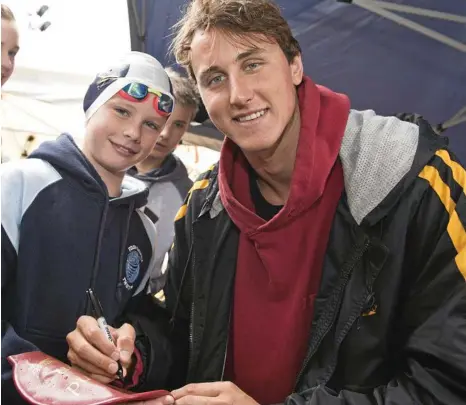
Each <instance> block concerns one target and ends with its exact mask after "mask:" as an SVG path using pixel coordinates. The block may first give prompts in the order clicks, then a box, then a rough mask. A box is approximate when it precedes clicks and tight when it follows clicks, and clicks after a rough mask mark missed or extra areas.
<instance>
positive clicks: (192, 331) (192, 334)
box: [188, 223, 196, 376]
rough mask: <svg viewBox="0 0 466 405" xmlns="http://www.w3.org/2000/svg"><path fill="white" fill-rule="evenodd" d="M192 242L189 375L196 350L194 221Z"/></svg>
mask: <svg viewBox="0 0 466 405" xmlns="http://www.w3.org/2000/svg"><path fill="white" fill-rule="evenodd" d="M191 244H192V248H193V262H192V267H191V294H192V297H191V317H190V318H191V319H190V321H189V357H188V359H189V361H188V376H189V373H190V371H191V363H192V360H193V351H194V330H193V329H194V327H193V323H194V268H195V267H194V266H195V263H196V251H195V250H194V223H192V224H191Z"/></svg>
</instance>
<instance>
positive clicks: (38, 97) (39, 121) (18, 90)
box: [0, 67, 92, 160]
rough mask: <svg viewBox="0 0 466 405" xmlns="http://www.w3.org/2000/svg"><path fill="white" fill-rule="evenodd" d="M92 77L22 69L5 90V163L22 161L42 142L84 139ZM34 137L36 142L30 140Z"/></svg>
mask: <svg viewBox="0 0 466 405" xmlns="http://www.w3.org/2000/svg"><path fill="white" fill-rule="evenodd" d="M91 80H92V77H91V76H89V75H79V74H71V73H66V72H53V71H46V70H39V69H32V68H21V67H19V68H18V69H17V70H16V71H15V74H14V76H13V77H12V78H11V79H10V81H9V82H8V83H7V84H6V85H5V86H4V88H3V89H2V100H1V104H0V107H1V108H0V111H1V125H2V133H1V137H2V160H11V159H18V158H20V157H21V156H22V155H24V152H27V153H28V152H30V151H31V150H32V149H34V148H36V147H37V146H38V145H39V144H40V143H41V142H43V141H45V140H50V139H54V138H56V137H57V136H58V135H60V134H61V133H63V132H68V133H70V134H71V135H72V136H73V137H74V138H75V139H77V141H78V142H80V139H81V138H82V137H83V136H84V113H83V110H82V99H83V96H84V94H85V92H86V89H87V86H88V84H89V83H90V82H91ZM30 136H32V137H33V138H34V141H33V142H28V141H27V139H28V138H29V137H30Z"/></svg>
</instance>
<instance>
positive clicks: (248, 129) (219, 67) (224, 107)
mask: <svg viewBox="0 0 466 405" xmlns="http://www.w3.org/2000/svg"><path fill="white" fill-rule="evenodd" d="M246 39H247V41H238V40H236V41H235V40H234V39H233V38H231V37H226V36H225V34H224V33H222V32H220V31H216V30H215V29H213V30H210V31H198V32H197V33H196V34H195V35H194V38H193V40H192V43H191V66H192V69H193V72H194V75H195V77H196V81H197V83H198V86H199V90H200V94H201V97H202V101H203V102H204V105H205V107H206V109H207V112H208V113H209V116H210V119H211V120H212V122H213V123H214V124H215V126H216V127H217V128H218V129H219V130H220V131H221V132H223V133H224V134H225V135H226V136H227V137H228V138H230V139H231V140H232V141H233V142H235V143H236V144H237V145H238V146H239V147H240V148H241V149H242V150H243V151H245V152H261V151H266V150H270V149H272V148H274V147H275V145H276V144H277V143H278V142H279V141H280V139H281V136H282V134H283V133H284V130H285V129H286V127H287V125H288V123H289V122H290V120H291V118H292V116H293V113H294V111H295V109H296V106H297V96H296V88H295V86H297V85H298V84H300V83H301V80H302V77H303V68H302V62H301V57H300V56H296V57H295V58H294V60H293V61H292V62H291V63H289V62H288V60H287V59H286V56H285V54H284V53H283V51H282V50H281V48H280V46H279V45H278V44H277V43H276V42H273V43H271V42H270V41H269V42H268V41H262V40H260V38H257V37H253V36H251V37H246Z"/></svg>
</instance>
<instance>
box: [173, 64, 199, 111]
mask: <svg viewBox="0 0 466 405" xmlns="http://www.w3.org/2000/svg"><path fill="white" fill-rule="evenodd" d="M165 71H166V72H167V75H168V77H169V78H170V82H171V83H172V86H173V96H174V97H175V102H176V103H180V104H181V105H183V106H185V107H194V115H196V113H197V111H198V110H199V93H198V92H197V88H196V86H195V85H194V83H193V82H192V80H190V79H189V78H188V77H184V76H181V75H180V74H179V73H178V72H176V71H175V70H173V69H171V68H166V69H165Z"/></svg>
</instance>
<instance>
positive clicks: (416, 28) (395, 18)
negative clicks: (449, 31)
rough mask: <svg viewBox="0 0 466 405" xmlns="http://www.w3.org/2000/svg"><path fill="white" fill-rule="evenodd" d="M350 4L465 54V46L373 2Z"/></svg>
mask: <svg viewBox="0 0 466 405" xmlns="http://www.w3.org/2000/svg"><path fill="white" fill-rule="evenodd" d="M351 4H355V5H357V6H359V7H361V8H364V9H366V10H368V11H372V12H373V13H375V14H378V15H380V16H382V17H385V18H387V19H388V20H391V21H394V22H396V23H398V24H400V25H402V26H404V27H407V28H410V29H412V30H414V31H417V32H419V33H421V34H424V35H426V36H428V37H430V38H432V39H435V40H436V41H439V42H442V43H444V44H445V45H448V46H451V47H452V48H454V49H457V50H458V51H461V52H466V44H464V43H462V42H459V41H456V40H455V39H453V38H450V37H448V36H446V35H443V34H440V33H439V32H437V31H434V30H432V29H430V28H427V27H424V26H423V25H422V24H418V23H416V22H414V21H411V20H409V19H407V18H404V17H402V16H399V15H398V14H395V13H392V12H390V11H388V10H385V9H383V8H381V7H378V6H376V5H374V2H373V1H370V0H352V2H351Z"/></svg>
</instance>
